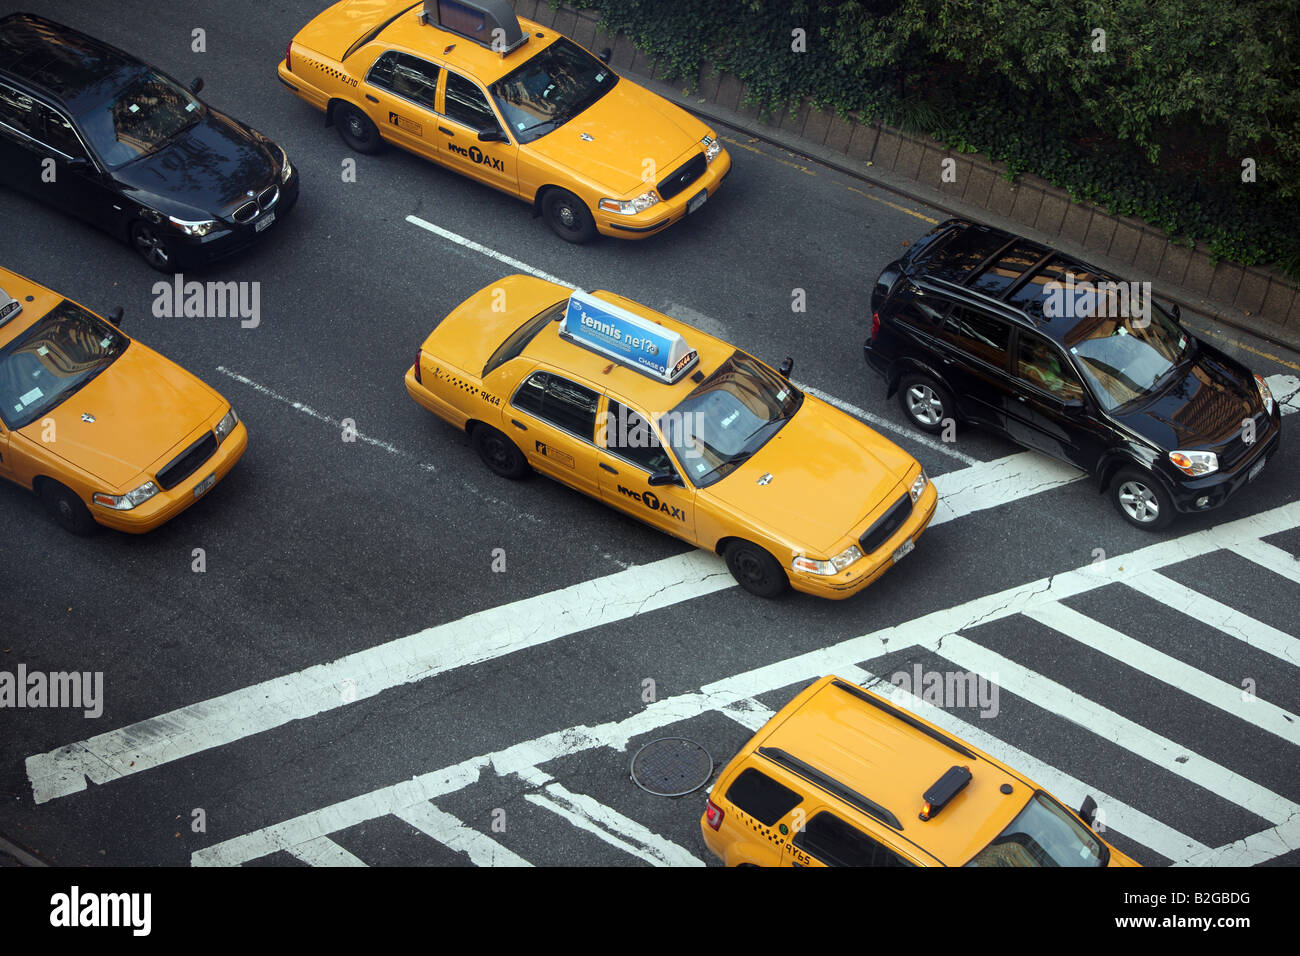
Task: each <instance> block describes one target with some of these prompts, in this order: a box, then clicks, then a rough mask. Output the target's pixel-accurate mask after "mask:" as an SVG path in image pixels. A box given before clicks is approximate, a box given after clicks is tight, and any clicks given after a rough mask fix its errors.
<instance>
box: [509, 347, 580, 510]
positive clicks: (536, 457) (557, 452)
mask: <svg viewBox="0 0 1300 956" xmlns="http://www.w3.org/2000/svg"><path fill="white" fill-rule="evenodd" d="M599 404H600V393H599V392H597V391H595V390H594V389H592V388H589V387H587V386H586V385H582V384H580V383H578V382H575V381H573V380H572V379H570V378H567V377H565V376H563V375H560V374H559V373H557V372H551V371H548V370H546V369H538V370H537V371H534V372H533V373H532V374H531V375H529V376H528V377H527V378H526V379H524V381H523V383H522V384H521V385H520V386H519V387H518V388H517V389H515V393H514V395H513V396H511V399H510V403H509V405H508V406H507V407H506V408H505V409H503V410H502V414H501V419H502V431H504V432H505V434H506V435H508V436H509V437H510V440H511V441H513V442H514V443H515V445H517V446H518V447H519V450H520V451H522V452H523V453H524V457H525V458H527V459H528V463H529V464H530V465H532V466H533V468H535V469H536V470H537V471H540V472H541V473H542V474H544V475H549V476H550V477H552V478H554V479H556V480H557V481H561V482H563V483H564V484H566V485H569V486H570V487H573V488H577V489H578V490H579V491H581V492H583V493H584V494H588V495H591V496H592V497H593V498H599V497H600V483H599V481H598V480H597V478H596V454H595V451H596V447H595V445H594V444H593V441H594V438H595V433H596V410H597V408H598V406H599Z"/></svg>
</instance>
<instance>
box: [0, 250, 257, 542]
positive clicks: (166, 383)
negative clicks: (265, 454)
mask: <svg viewBox="0 0 1300 956" xmlns="http://www.w3.org/2000/svg"><path fill="white" fill-rule="evenodd" d="M115 315H116V316H117V318H118V320H119V321H120V310H117V311H115ZM247 445H248V432H247V431H246V430H245V428H244V425H243V423H242V422H240V420H239V417H238V416H237V415H236V414H235V411H234V409H233V408H231V407H230V403H229V402H227V401H226V400H225V399H224V398H222V397H221V396H220V395H219V394H217V392H215V391H214V390H213V389H211V388H209V387H208V386H207V385H205V384H203V382H201V381H199V380H198V379H197V378H195V377H194V376H193V375H191V374H190V373H189V372H187V371H185V370H184V369H183V368H181V367H180V366H178V365H176V364H175V363H173V362H171V361H169V360H168V359H165V358H163V357H162V356H161V355H159V354H158V353H157V352H155V351H153V350H152V349H149V348H147V347H145V346H144V345H141V344H140V343H139V342H137V341H134V340H132V339H130V338H129V337H127V336H126V335H125V334H123V332H122V331H121V330H120V329H118V328H117V326H116V325H114V324H113V323H110V322H108V321H106V320H105V319H102V318H100V317H99V316H98V315H96V314H95V313H93V312H91V311H90V310H89V309H86V308H85V307H83V306H81V305H78V304H77V303H75V302H73V301H71V300H69V299H65V298H64V297H63V296H61V295H59V294H58V293H55V292H51V291H50V290H49V289H46V288H45V287H43V286H40V285H37V284H36V283H35V282H32V281H30V280H28V279H25V278H23V277H22V276H19V275H17V274H16V273H13V272H10V271H9V270H7V269H0V477H4V478H7V479H9V480H10V481H13V482H17V483H18V484H20V485H22V486H23V487H24V488H28V489H30V490H32V491H34V492H35V493H36V494H37V495H39V496H40V498H41V501H42V502H43V503H44V504H45V506H46V508H47V509H48V510H49V512H50V514H51V515H52V516H53V517H54V519H55V520H56V521H57V522H58V523H59V524H60V525H62V526H63V527H64V528H65V529H67V530H68V531H71V532H73V533H75V534H88V533H90V532H91V531H92V530H94V529H95V527H96V523H98V524H101V525H106V526H107V527H110V528H115V529H117V530H118V531H127V532H132V533H137V534H138V533H142V532H145V531H150V530H152V529H154V528H156V527H158V526H159V525H161V524H163V523H164V522H166V521H168V520H170V519H171V518H174V517H175V516H176V515H178V514H180V512H182V511H184V510H185V509H186V508H188V507H189V506H190V505H192V504H194V502H196V501H197V500H198V499H199V498H201V497H202V496H203V495H204V494H205V493H206V492H207V491H208V490H209V489H210V488H211V487H212V486H213V485H215V484H216V483H217V482H218V481H220V480H221V479H222V478H223V477H225V475H226V473H227V472H228V471H230V469H231V468H232V467H233V466H234V464H235V462H237V461H238V460H239V458H240V456H241V455H242V454H243V453H244V449H245V447H247Z"/></svg>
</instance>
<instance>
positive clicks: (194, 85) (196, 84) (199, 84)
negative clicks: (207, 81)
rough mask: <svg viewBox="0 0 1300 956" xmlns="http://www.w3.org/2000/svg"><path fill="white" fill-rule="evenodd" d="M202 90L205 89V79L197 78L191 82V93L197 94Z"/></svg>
mask: <svg viewBox="0 0 1300 956" xmlns="http://www.w3.org/2000/svg"><path fill="white" fill-rule="evenodd" d="M201 89H203V77H201V76H196V77H195V78H194V79H192V80H190V85H189V91H190V92H191V93H197V92H199V90H201Z"/></svg>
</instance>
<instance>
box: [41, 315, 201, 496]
mask: <svg viewBox="0 0 1300 956" xmlns="http://www.w3.org/2000/svg"><path fill="white" fill-rule="evenodd" d="M224 407H225V402H224V400H223V399H222V398H221V396H220V395H218V394H217V393H216V392H215V391H213V390H212V389H211V388H209V387H208V386H207V385H204V384H203V383H202V382H201V381H199V380H198V379H197V378H195V377H194V376H193V375H191V374H190V373H189V372H187V371H185V370H184V369H183V368H181V367H180V366H178V365H176V364H174V363H172V362H171V361H169V360H168V359H165V358H163V357H162V356H161V355H159V354H157V353H156V352H154V351H152V350H151V349H148V348H146V347H145V346H143V345H141V344H140V343H139V342H135V341H132V342H131V344H130V345H128V346H127V348H126V351H124V352H123V353H122V354H121V355H120V356H118V358H117V361H115V362H114V363H113V364H112V365H110V366H109V367H108V368H107V369H105V370H104V371H103V372H101V373H100V374H99V375H97V376H96V377H95V378H94V379H92V380H91V381H90V382H89V383H88V384H86V385H85V386H84V387H83V388H82V389H80V390H79V391H77V392H75V393H74V394H73V395H71V396H70V397H69V398H67V399H66V400H64V401H63V402H62V403H61V404H60V405H58V406H57V407H56V408H54V409H53V410H52V411H50V412H49V413H48V414H46V415H44V416H42V417H41V418H40V419H38V420H36V421H34V422H32V423H31V424H30V425H27V426H26V427H25V428H23V429H21V431H20V434H22V435H23V437H25V438H27V439H28V440H30V441H32V442H41V440H42V433H43V432H44V431H45V428H46V427H47V426H46V424H44V422H45V420H46V419H53V425H54V436H55V440H54V441H52V442H45V443H43V444H44V446H45V447H47V448H50V449H52V450H53V451H54V452H55V454H57V455H58V456H59V457H60V458H62V459H64V460H65V461H67V462H68V463H69V464H71V465H73V466H75V467H77V468H80V469H82V470H83V471H86V472H89V473H90V474H92V475H94V476H95V477H96V478H98V479H100V480H101V481H103V482H105V483H106V484H107V485H109V486H111V487H106V488H105V489H104V490H105V491H111V490H113V489H122V490H124V491H129V490H130V489H129V488H126V487H125V486H126V485H127V484H128V483H129V482H131V481H133V480H134V479H135V478H137V477H138V476H139V475H140V474H141V473H142V472H147V471H149V470H150V468H151V466H152V465H154V464H155V463H157V462H158V461H159V459H161V458H163V457H164V456H165V455H166V454H167V453H168V452H169V451H171V450H172V449H173V448H175V449H177V451H179V450H180V448H179V447H178V446H182V443H183V442H184V441H185V440H186V439H187V438H189V437H190V436H191V435H192V434H193V433H194V431H195V430H196V429H198V428H200V427H201V426H202V425H203V424H204V423H205V422H207V421H209V420H210V419H211V418H212V417H213V416H214V415H215V414H216V413H217V411H218V410H220V409H222V408H224ZM83 414H87V415H91V416H93V417H94V419H95V420H94V421H93V422H86V421H84V420H83V419H82V415H83ZM150 477H152V474H151V475H150ZM142 481H143V479H142Z"/></svg>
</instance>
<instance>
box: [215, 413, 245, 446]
mask: <svg viewBox="0 0 1300 956" xmlns="http://www.w3.org/2000/svg"><path fill="white" fill-rule="evenodd" d="M238 424H239V416H238V415H236V414H235V410H234V409H233V408H232V409H231V410H230V411H228V412H226V414H225V417H223V418H222V419H221V421H219V422H217V427H216V428H214V429H213V432H215V433H216V436H217V444H218V445H220V444H221V443H222V442H223V441H225V440H226V439H227V438H229V437H230V433H231V432H233V431H234V430H235V426H236V425H238Z"/></svg>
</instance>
